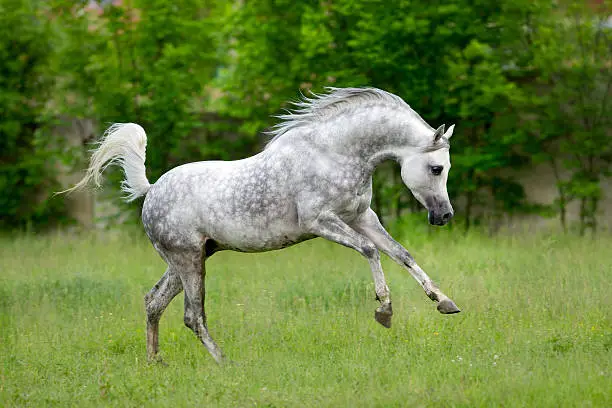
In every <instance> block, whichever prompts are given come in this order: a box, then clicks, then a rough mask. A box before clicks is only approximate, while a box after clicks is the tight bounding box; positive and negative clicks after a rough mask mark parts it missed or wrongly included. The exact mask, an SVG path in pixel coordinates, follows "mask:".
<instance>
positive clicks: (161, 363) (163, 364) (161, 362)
mask: <svg viewBox="0 0 612 408" xmlns="http://www.w3.org/2000/svg"><path fill="white" fill-rule="evenodd" d="M147 362H148V363H149V364H151V365H153V364H157V365H159V366H161V367H168V363H166V362H165V361H164V360H162V358H161V357H160V356H154V357H149V358H148V359H147Z"/></svg>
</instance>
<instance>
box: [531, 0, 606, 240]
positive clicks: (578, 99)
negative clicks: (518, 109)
mask: <svg viewBox="0 0 612 408" xmlns="http://www.w3.org/2000/svg"><path fill="white" fill-rule="evenodd" d="M604 7H605V4H601V5H600V8H594V7H593V6H589V5H587V4H585V3H582V2H571V3H568V4H564V5H563V7H558V8H550V9H547V10H546V12H545V13H541V14H539V15H538V16H537V18H533V17H532V18H530V19H529V21H528V25H527V26H526V28H527V31H526V33H525V34H523V43H528V44H529V45H530V53H529V55H527V56H526V58H524V60H523V62H524V63H525V64H530V65H531V68H530V69H532V70H533V69H535V70H536V71H537V76H536V77H535V80H534V81H532V82H531V83H530V84H529V86H528V88H529V89H530V90H531V91H532V92H533V94H534V96H533V97H532V98H530V99H529V100H527V101H526V102H527V107H526V109H529V110H530V111H531V112H534V113H535V117H536V118H537V120H534V121H531V122H530V123H529V127H530V128H531V129H530V130H531V134H532V135H533V137H534V139H535V140H534V141H533V142H532V143H534V144H535V145H534V146H533V150H537V151H538V153H539V155H538V158H537V159H538V160H540V161H546V162H548V163H550V165H551V166H553V168H554V170H555V175H556V177H557V186H558V190H559V197H560V199H559V200H558V201H557V205H558V207H559V208H558V210H559V212H560V213H561V220H562V222H563V223H565V222H564V216H565V210H566V206H567V204H568V203H569V202H571V201H573V200H578V201H579V202H580V207H581V214H580V229H581V232H584V231H585V229H586V228H592V229H593V231H595V229H596V227H597V215H598V203H599V201H600V200H601V198H602V197H603V191H602V190H601V184H600V182H601V180H602V179H603V178H605V177H608V176H609V175H610V170H611V165H612V146H611V145H610V143H609V141H610V125H611V124H612V119H611V118H612V104H611V103H610V85H611V84H612V71H611V70H610V66H609V56H610V49H611V47H612V32H611V30H610V28H609V27H607V26H606V25H605V24H604V23H605V21H606V19H607V18H608V15H609V13H607V12H606V11H605V8H604Z"/></svg>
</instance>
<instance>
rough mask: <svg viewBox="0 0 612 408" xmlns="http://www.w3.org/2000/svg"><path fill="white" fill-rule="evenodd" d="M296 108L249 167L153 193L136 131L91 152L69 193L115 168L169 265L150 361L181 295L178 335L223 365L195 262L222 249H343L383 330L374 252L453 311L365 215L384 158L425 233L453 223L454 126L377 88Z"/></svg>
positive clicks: (227, 165)
mask: <svg viewBox="0 0 612 408" xmlns="http://www.w3.org/2000/svg"><path fill="white" fill-rule="evenodd" d="M294 104H295V105H296V109H295V110H294V111H290V112H289V113H288V114H286V115H281V116H279V118H280V119H282V122H281V123H280V124H278V125H277V126H276V127H275V128H274V129H273V130H272V131H271V132H270V133H271V134H272V135H273V138H272V140H271V141H270V143H268V145H267V146H266V148H265V149H264V150H263V151H261V152H260V153H258V154H256V155H255V156H252V157H249V158H246V159H243V160H237V161H230V162H227V161H203V162H195V163H188V164H184V165H182V166H178V167H176V168H174V169H172V170H170V171H168V172H167V173H165V174H164V175H162V176H161V177H160V178H159V180H157V182H155V183H154V184H149V181H148V180H147V178H146V175H145V164H144V163H145V150H146V144H147V138H146V135H145V131H144V130H143V128H142V127H140V126H139V125H137V124H134V123H127V124H115V125H113V126H111V127H110V128H109V129H108V130H107V131H106V133H105V135H104V136H103V138H102V139H101V141H100V142H99V145H98V147H97V149H96V150H94V152H93V155H92V157H91V162H90V166H89V168H88V170H87V174H86V176H85V177H84V178H83V180H81V182H79V183H78V184H77V185H76V186H75V187H73V189H75V188H81V187H83V186H85V185H86V184H87V183H88V182H89V181H90V180H91V179H93V181H94V183H95V184H96V185H97V186H99V185H100V176H101V173H102V172H103V171H104V169H105V168H106V167H107V166H109V165H110V164H118V165H120V166H121V167H122V168H123V170H124V172H125V177H126V180H125V181H124V182H123V183H122V189H123V191H124V192H125V193H126V194H127V197H126V199H127V201H132V200H134V199H136V198H138V197H140V196H143V195H146V197H145V200H144V204H143V208H142V222H143V225H144V229H145V231H146V233H147V235H148V236H149V238H150V240H151V242H152V243H153V246H154V247H155V249H156V250H157V252H159V254H160V255H161V257H162V258H163V259H164V261H165V262H166V263H167V264H168V268H167V270H166V273H165V274H164V275H163V276H162V277H161V279H160V280H159V282H157V284H155V286H154V287H153V288H152V289H151V291H150V292H149V293H148V294H147V295H146V296H145V306H146V313H147V355H148V358H149V359H150V360H156V359H157V358H158V330H159V320H160V318H161V315H162V313H163V312H164V310H165V309H166V307H167V306H168V304H169V303H170V301H172V299H173V298H174V297H175V296H176V295H177V294H178V293H180V291H181V290H184V291H185V313H184V320H185V324H186V325H187V326H188V327H189V328H190V329H192V330H193V331H194V332H195V334H196V335H197V336H198V338H199V339H200V340H201V341H202V343H203V344H204V346H205V347H206V349H208V351H209V352H210V354H211V355H212V357H213V358H214V359H215V360H216V361H217V362H218V363H221V362H222V361H223V359H224V357H223V353H222V352H221V350H220V348H219V347H218V346H217V344H216V343H215V342H214V341H213V339H212V338H211V336H210V335H209V333H208V327H207V324H206V314H205V311H204V296H205V286H204V277H205V267H204V266H205V262H206V259H208V258H209V257H210V256H212V255H213V254H214V253H215V252H218V251H222V250H234V251H242V252H261V251H269V250H273V249H281V248H286V247H288V246H291V245H294V244H297V243H299V242H302V241H305V240H308V239H311V238H314V237H323V238H326V239H328V240H330V241H334V242H337V243H339V244H342V245H344V246H347V247H349V248H352V249H354V250H356V251H357V252H359V253H360V254H361V255H363V256H364V257H365V258H366V259H367V260H368V262H369V264H370V269H371V272H372V277H373V280H374V285H375V291H376V299H377V300H378V301H379V302H380V306H379V307H378V308H377V309H376V311H375V318H376V321H378V322H379V323H380V324H382V325H383V326H384V327H390V326H391V316H392V314H393V311H392V307H391V297H390V292H389V287H388V286H387V283H386V282H385V276H384V274H383V270H382V267H381V263H380V255H379V251H382V252H384V253H386V254H387V255H388V256H389V257H391V258H392V259H393V260H394V261H395V262H397V263H398V264H400V265H401V266H403V267H404V268H405V269H406V270H407V271H408V272H409V273H410V274H411V275H412V276H413V277H414V278H415V279H416V280H417V282H418V283H419V284H420V285H421V286H422V287H423V289H424V290H425V293H426V294H427V296H429V298H430V299H432V300H434V301H436V302H438V306H437V309H438V310H439V311H440V312H441V313H445V314H449V313H457V312H459V309H458V308H457V306H456V305H455V303H454V302H453V301H452V300H450V299H449V298H448V297H447V296H446V295H444V294H443V293H442V292H441V291H440V289H439V288H438V287H437V286H436V285H434V283H433V282H432V280H431V279H430V278H429V276H427V274H426V273H425V272H424V271H423V270H422V269H421V268H420V267H419V266H418V265H417V263H416V262H415V261H414V259H413V257H412V256H411V255H410V254H409V253H408V251H407V250H406V249H405V248H404V247H403V246H402V245H400V244H399V243H397V242H396V241H395V240H394V239H393V238H392V237H391V236H390V235H389V234H388V233H387V232H386V231H385V229H384V228H383V227H382V225H381V224H380V222H379V220H378V217H377V215H376V213H374V211H372V209H371V208H370V202H371V199H372V173H373V172H374V169H375V168H376V166H377V165H378V164H379V163H381V162H382V161H384V160H387V159H392V160H396V161H398V162H399V164H400V165H401V177H402V180H403V182H404V184H405V185H406V186H407V187H408V188H409V189H410V191H411V192H412V194H413V195H414V196H415V197H416V199H417V200H418V201H419V202H420V203H421V204H423V205H424V206H425V208H426V209H427V210H428V219H429V222H430V223H431V224H434V225H444V224H446V223H447V222H448V221H449V219H450V218H451V217H452V216H453V209H452V206H451V204H450V201H449V198H448V193H447V190H446V181H447V177H448V171H449V169H450V156H449V142H448V140H449V139H450V137H451V136H452V133H453V128H454V126H451V127H450V128H449V129H448V130H447V131H446V132H445V131H444V125H442V126H440V127H439V128H438V129H433V128H432V127H430V126H429V125H428V124H427V123H426V122H425V121H424V120H423V119H422V118H421V117H420V116H419V115H418V114H417V113H416V112H415V111H414V110H412V109H411V108H410V107H409V106H408V105H407V104H406V103H405V102H404V101H403V100H402V99H401V98H400V97H398V96H396V95H393V94H391V93H388V92H385V91H382V90H379V89H376V88H329V89H328V92H327V93H326V94H324V95H315V94H313V96H312V97H309V98H307V97H304V98H303V99H301V100H300V101H299V102H296V103H294ZM71 190H72V189H71ZM68 191H69V190H68Z"/></svg>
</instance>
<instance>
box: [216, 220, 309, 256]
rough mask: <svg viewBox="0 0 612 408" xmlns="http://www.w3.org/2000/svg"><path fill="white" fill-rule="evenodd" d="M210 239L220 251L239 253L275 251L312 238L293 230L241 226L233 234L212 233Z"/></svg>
mask: <svg viewBox="0 0 612 408" xmlns="http://www.w3.org/2000/svg"><path fill="white" fill-rule="evenodd" d="M209 235H212V236H211V237H210V238H212V239H214V240H215V241H216V242H217V245H218V246H219V247H220V248H222V249H231V250H235V251H241V252H263V251H272V250H275V249H282V248H287V247H289V246H291V245H295V244H297V243H299V242H302V241H305V240H308V239H311V238H314V235H312V234H306V233H303V232H299V231H293V230H289V229H287V230H284V231H283V230H274V229H272V230H270V229H260V228H250V227H248V226H244V225H243V226H242V227H241V228H239V229H237V230H236V231H234V232H228V231H227V230H226V231H224V232H221V233H216V234H215V233H213V234H209Z"/></svg>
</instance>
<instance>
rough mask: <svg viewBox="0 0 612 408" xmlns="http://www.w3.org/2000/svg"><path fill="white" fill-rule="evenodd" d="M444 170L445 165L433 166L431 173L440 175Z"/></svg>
mask: <svg viewBox="0 0 612 408" xmlns="http://www.w3.org/2000/svg"><path fill="white" fill-rule="evenodd" d="M442 170H444V167H443V166H431V174H433V175H434V176H439V175H440V174H442Z"/></svg>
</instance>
